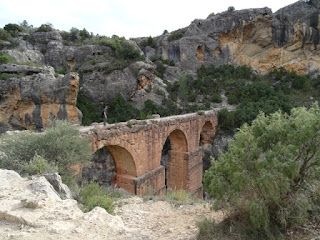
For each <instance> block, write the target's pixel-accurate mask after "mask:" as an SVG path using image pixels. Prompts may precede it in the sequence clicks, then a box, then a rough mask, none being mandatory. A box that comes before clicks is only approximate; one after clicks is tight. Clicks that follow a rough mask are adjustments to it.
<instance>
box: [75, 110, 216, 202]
mask: <svg viewBox="0 0 320 240" xmlns="http://www.w3.org/2000/svg"><path fill="white" fill-rule="evenodd" d="M217 124H218V117H217V112H216V111H205V112H201V113H191V114H185V115H177V116H170V117H164V118H160V117H159V116H158V117H157V118H156V117H154V118H153V119H148V120H129V121H128V122H122V123H116V124H108V125H107V126H103V125H102V124H93V125H91V126H88V127H80V129H79V131H80V133H81V135H82V136H85V137H87V138H88V139H89V141H90V144H91V148H92V151H93V152H96V151H98V150H100V149H102V148H107V150H108V151H109V152H110V154H111V155H112V157H113V159H114V163H115V173H116V174H115V182H116V186H117V187H119V188H123V189H125V190H126V191H128V192H129V193H131V194H135V195H144V194H146V193H150V191H152V193H153V194H155V195H156V194H160V195H162V194H166V191H167V189H171V190H179V189H184V190H186V191H188V192H190V193H191V194H193V195H196V196H197V197H199V198H202V194H203V186H202V176H203V162H202V152H203V151H202V146H203V145H205V144H210V143H211V142H212V139H213V137H214V135H215V132H216V127H217ZM167 138H169V140H170V145H171V150H170V151H169V152H168V160H167V166H166V167H165V166H163V165H161V156H162V150H163V148H164V145H165V142H166V140H167Z"/></svg>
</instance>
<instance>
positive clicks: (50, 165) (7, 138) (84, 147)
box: [0, 120, 92, 184]
mask: <svg viewBox="0 0 320 240" xmlns="http://www.w3.org/2000/svg"><path fill="white" fill-rule="evenodd" d="M57 139H59V141H57ZM0 142H1V144H0V152H1V154H2V155H1V161H0V168H6V169H12V170H15V171H17V172H19V173H22V174H30V175H31V174H42V173H52V172H56V171H58V172H59V174H60V175H61V177H62V179H63V180H64V182H66V183H68V184H73V183H74V180H75V179H74V178H73V169H72V168H71V166H72V165H74V164H83V165H86V164H88V163H89V161H90V160H91V157H92V156H91V149H90V145H89V141H88V140H87V139H86V138H82V137H81V136H80V134H79V131H78V130H77V129H76V128H75V127H74V126H72V125H70V124H68V123H67V122H64V121H59V120H58V121H56V122H55V124H54V126H53V127H52V128H50V129H48V130H47V131H46V132H44V133H42V134H38V133H28V132H22V133H19V134H14V135H7V134H4V135H1V136H0Z"/></svg>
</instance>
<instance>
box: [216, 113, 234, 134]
mask: <svg viewBox="0 0 320 240" xmlns="http://www.w3.org/2000/svg"><path fill="white" fill-rule="evenodd" d="M218 123H219V128H220V129H221V130H223V131H227V132H233V130H234V129H235V127H236V125H235V123H236V121H235V113H234V112H233V111H232V112H229V111H228V109H226V108H223V109H221V110H219V112H218Z"/></svg>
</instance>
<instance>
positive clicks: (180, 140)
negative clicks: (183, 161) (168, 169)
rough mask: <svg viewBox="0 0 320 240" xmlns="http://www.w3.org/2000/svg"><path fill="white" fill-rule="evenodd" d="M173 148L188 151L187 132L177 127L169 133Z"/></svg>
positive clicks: (178, 150) (177, 150)
mask: <svg viewBox="0 0 320 240" xmlns="http://www.w3.org/2000/svg"><path fill="white" fill-rule="evenodd" d="M168 137H169V139H170V144H171V150H173V151H176V152H187V151H188V143H187V138H186V136H185V134H184V133H183V132H182V131H181V130H179V129H175V130H173V131H172V132H171V133H170V134H169V136H168Z"/></svg>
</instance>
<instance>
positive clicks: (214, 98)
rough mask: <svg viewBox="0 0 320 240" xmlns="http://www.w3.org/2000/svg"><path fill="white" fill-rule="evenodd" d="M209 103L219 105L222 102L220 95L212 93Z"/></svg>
mask: <svg viewBox="0 0 320 240" xmlns="http://www.w3.org/2000/svg"><path fill="white" fill-rule="evenodd" d="M210 100H211V102H215V103H221V102H222V98H221V96H220V94H218V93H213V94H212V95H211V97H210Z"/></svg>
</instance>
